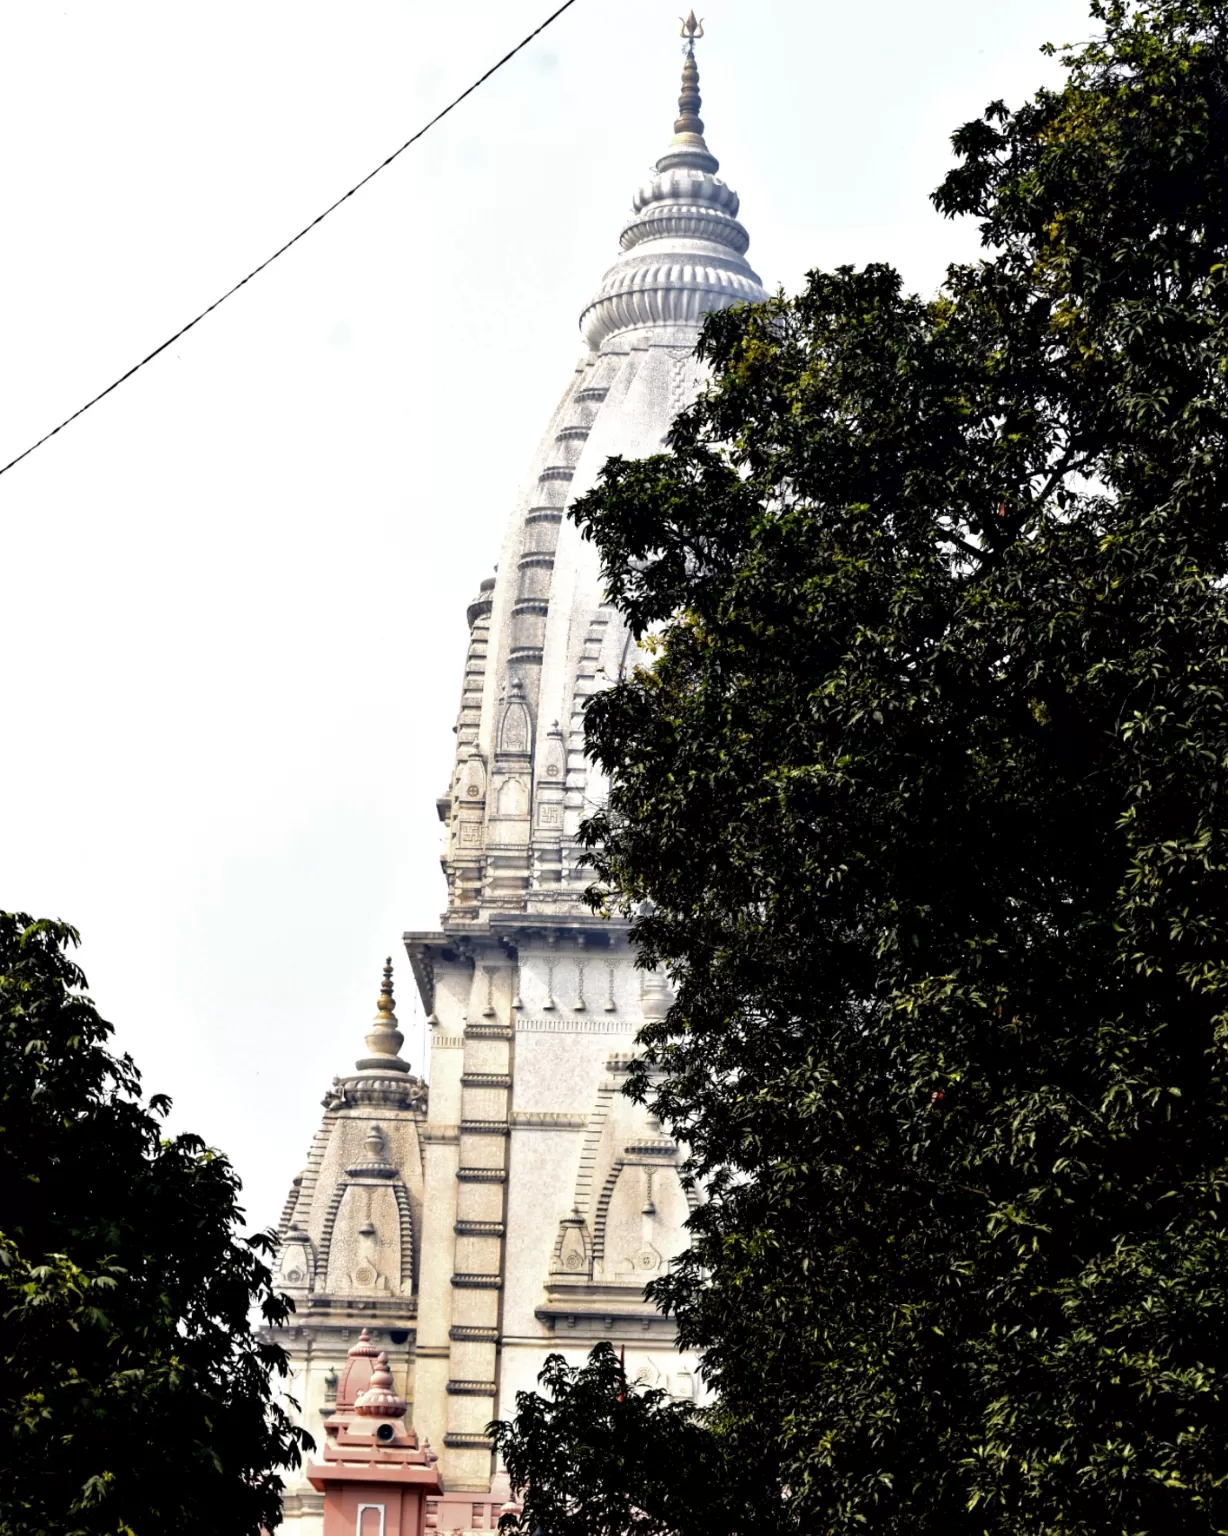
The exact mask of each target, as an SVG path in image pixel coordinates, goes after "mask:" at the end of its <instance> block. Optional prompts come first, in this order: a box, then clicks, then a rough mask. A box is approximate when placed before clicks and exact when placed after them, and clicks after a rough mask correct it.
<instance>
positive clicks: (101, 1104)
mask: <svg viewBox="0 0 1228 1536" xmlns="http://www.w3.org/2000/svg"><path fill="white" fill-rule="evenodd" d="M77 942H78V940H77V935H76V933H75V932H74V930H73V929H71V928H70V927H68V926H67V925H66V924H63V923H56V922H45V921H44V922H34V921H32V920H31V919H30V918H29V917H28V916H25V915H24V914H20V913H7V912H6V913H0V1380H2V1381H3V1391H2V1393H0V1447H2V1449H0V1532H2V1533H3V1536H46V1533H49V1532H55V1533H57V1536H77V1533H80V1536H128V1533H134V1536H144V1533H146V1532H155V1531H176V1532H184V1533H200V1536H216V1533H218V1532H221V1531H226V1532H234V1533H235V1536H240V1533H249V1536H256V1533H257V1532H258V1531H259V1530H260V1529H261V1527H262V1526H264V1527H268V1528H270V1529H271V1528H272V1527H273V1526H274V1525H276V1524H277V1523H278V1522H279V1520H280V1517H281V1511H280V1491H281V1480H280V1478H279V1477H278V1475H277V1469H278V1467H284V1466H289V1465H296V1464H297V1462H298V1457H299V1451H300V1447H301V1446H302V1444H303V1443H304V1440H305V1437H304V1436H303V1435H302V1434H301V1432H299V1431H298V1430H296V1429H294V1428H293V1427H292V1425H291V1423H290V1421H289V1419H288V1418H287V1416H286V1414H285V1412H284V1411H283V1409H282V1408H281V1407H280V1405H279V1404H277V1403H276V1402H275V1401H274V1400H273V1391H272V1388H273V1383H274V1380H275V1378H276V1377H277V1376H278V1375H280V1374H282V1373H283V1368H284V1363H285V1358H284V1355H283V1353H282V1351H281V1350H280V1349H278V1348H275V1347H273V1346H270V1345H267V1344H264V1343H262V1342H260V1341H259V1340H258V1339H257V1337H256V1336H255V1334H254V1333H253V1329H252V1312H253V1309H257V1310H258V1311H259V1312H260V1313H261V1314H262V1315H263V1317H264V1319H265V1320H266V1321H267V1322H269V1323H279V1322H284V1321H285V1319H286V1317H287V1315H288V1312H289V1306H288V1304H287V1302H286V1301H285V1299H284V1298H282V1297H280V1296H277V1295H275V1294H274V1292H273V1290H272V1287H271V1275H270V1271H269V1269H268V1267H267V1265H266V1264H265V1263H264V1262H263V1259H262V1257H261V1254H262V1253H264V1252H266V1251H267V1249H268V1246H269V1243H270V1239H269V1238H268V1237H267V1236H266V1237H257V1238H254V1239H250V1240H244V1239H240V1238H239V1237H237V1236H236V1228H237V1226H238V1225H239V1224H240V1222H241V1220H242V1214H243V1213H242V1211H241V1210H240V1209H239V1207H238V1204H237V1198H238V1193H239V1183H238V1180H237V1178H236V1177H235V1174H234V1172H233V1170H232V1169H231V1167H230V1165H229V1163H227V1161H226V1160H225V1158H223V1157H221V1156H220V1155H219V1154H217V1153H215V1152H211V1151H210V1150H209V1149H208V1148H207V1147H206V1146H205V1145H204V1143H203V1142H202V1141H201V1140H200V1139H199V1138H198V1137H196V1136H187V1135H181V1136H176V1137H172V1138H167V1137H166V1136H165V1134H164V1132H163V1129H162V1125H161V1117H162V1116H163V1115H164V1114H165V1112H166V1110H167V1109H168V1108H169V1101H167V1100H166V1099H165V1098H155V1099H154V1100H152V1101H151V1102H150V1104H149V1105H148V1106H146V1105H145V1104H144V1102H143V1101H142V1098H141V1092H140V1077H139V1074H138V1073H137V1070H136V1067H135V1066H134V1065H133V1063H132V1061H131V1059H130V1058H129V1057H127V1056H123V1057H117V1056H115V1055H113V1054H112V1053H111V1052H110V1051H109V1050H108V1048H107V1041H108V1039H109V1037H110V1036H111V1033H112V1028H111V1026H110V1025H109V1024H108V1023H106V1022H105V1021H104V1020H103V1019H102V1018H100V1016H99V1015H98V1013H97V1011H96V1009H95V1007H94V1005H93V1003H92V1002H91V1001H90V999H89V998H88V997H87V996H86V995H85V993H84V990H83V989H84V987H85V978H84V976H83V975H82V974H81V971H80V969H79V968H78V966H77V965H76V964H75V963H74V961H73V960H72V959H71V958H70V956H69V953H68V951H69V948H70V946H74V945H76V943H77Z"/></svg>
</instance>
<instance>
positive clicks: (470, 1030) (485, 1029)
mask: <svg viewBox="0 0 1228 1536" xmlns="http://www.w3.org/2000/svg"><path fill="white" fill-rule="evenodd" d="M514 1033H515V1031H514V1030H513V1029H511V1028H510V1027H509V1026H508V1025H506V1024H470V1025H468V1027H467V1028H466V1030H465V1039H467V1040H510V1039H511V1038H512V1036H513V1035H514Z"/></svg>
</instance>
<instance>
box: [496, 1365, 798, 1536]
mask: <svg viewBox="0 0 1228 1536" xmlns="http://www.w3.org/2000/svg"><path fill="white" fill-rule="evenodd" d="M538 1381H539V1384H540V1385H541V1386H542V1387H543V1388H544V1389H545V1391H544V1392H543V1393H537V1392H518V1393H517V1394H516V1413H515V1416H514V1417H513V1418H512V1419H510V1420H506V1421H501V1422H496V1423H494V1424H492V1425H491V1433H492V1435H493V1437H494V1442H495V1449H496V1451H497V1452H498V1454H499V1456H500V1458H501V1460H502V1461H503V1463H504V1465H505V1466H506V1468H507V1472H508V1476H509V1478H510V1479H511V1482H512V1485H513V1487H515V1488H516V1489H517V1490H523V1495H524V1497H523V1503H522V1506H521V1509H520V1511H519V1513H518V1514H516V1515H512V1516H504V1517H503V1520H502V1521H501V1522H500V1523H501V1526H502V1527H503V1529H505V1530H512V1531H522V1532H525V1533H526V1536H527V1533H529V1532H535V1531H539V1530H540V1531H548V1532H549V1533H550V1536H673V1533H674V1532H677V1531H686V1532H691V1531H693V1532H695V1533H696V1536H700V1533H703V1536H713V1533H715V1532H720V1531H730V1530H749V1529H757V1530H765V1531H767V1530H771V1531H780V1530H782V1529H785V1528H787V1527H785V1526H784V1525H782V1524H781V1523H780V1508H779V1501H778V1500H773V1498H772V1489H771V1487H770V1479H765V1478H764V1476H763V1470H762V1467H761V1465H760V1463H759V1459H758V1457H756V1456H755V1455H753V1454H749V1452H750V1450H751V1447H750V1446H749V1445H748V1444H747V1443H746V1442H745V1441H733V1440H726V1439H725V1438H724V1437H723V1436H722V1435H721V1434H720V1432H719V1428H718V1427H717V1426H716V1425H714V1424H713V1423H712V1416H711V1415H710V1414H709V1413H705V1412H704V1411H703V1410H701V1409H697V1408H696V1407H695V1405H694V1404H693V1403H690V1402H675V1401H674V1400H673V1399H671V1397H670V1395H669V1393H668V1392H666V1391H665V1390H664V1389H663V1388H661V1387H647V1388H641V1387H639V1386H637V1385H636V1384H634V1383H631V1382H628V1381H627V1378H626V1375H625V1373H624V1370H623V1366H622V1362H621V1360H620V1358H619V1356H618V1355H616V1354H615V1353H614V1348H613V1345H611V1344H608V1343H604V1344H598V1345H597V1347H596V1348H595V1349H594V1350H593V1351H592V1352H591V1353H590V1355H589V1358H588V1361H587V1362H586V1364H584V1365H582V1366H570V1365H568V1364H567V1362H566V1360H565V1359H564V1358H563V1356H562V1355H550V1356H548V1358H547V1360H546V1363H545V1365H544V1366H543V1367H542V1371H541V1374H540V1376H539V1377H538Z"/></svg>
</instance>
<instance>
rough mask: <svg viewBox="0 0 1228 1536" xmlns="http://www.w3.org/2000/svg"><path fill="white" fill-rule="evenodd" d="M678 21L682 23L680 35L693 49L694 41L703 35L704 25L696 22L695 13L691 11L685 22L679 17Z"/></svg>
mask: <svg viewBox="0 0 1228 1536" xmlns="http://www.w3.org/2000/svg"><path fill="white" fill-rule="evenodd" d="M679 20H680V21H682V34H681V35H682V36H683V37H685V38H686V40H687V42H688V43H690V44H691V46H692V47H694V45H695V39H696V38H697V37H702V36H703V35H704V24H703V22H702V21H697V20H696V19H695V12H694V11H692V12H691V14H690V15H689V16H687V17H686V19H685V20H683V19H682V18H681V17H679Z"/></svg>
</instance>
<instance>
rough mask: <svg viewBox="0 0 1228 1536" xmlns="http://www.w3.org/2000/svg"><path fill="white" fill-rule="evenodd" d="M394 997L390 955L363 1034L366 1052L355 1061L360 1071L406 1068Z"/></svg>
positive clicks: (402, 1070)
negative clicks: (370, 1017)
mask: <svg viewBox="0 0 1228 1536" xmlns="http://www.w3.org/2000/svg"><path fill="white" fill-rule="evenodd" d="M395 1005H396V999H395V998H394V997H393V995H392V956H391V955H389V956H388V958H387V960H385V962H384V980H383V984H382V985H381V987H380V992H379V998H378V1000H377V1001H376V1004H375V1019H374V1022H373V1023H372V1025H371V1028H370V1029H369V1030H368V1032H367V1034H366V1037H365V1038H366V1042H367V1050H368V1051H369V1052H370V1055H369V1056H364V1057H363V1058H362V1059H361V1060H360V1061H359V1062H358V1064H357V1065H358V1070H359V1071H360V1072H408V1071H409V1065H408V1063H407V1062H405V1061H402V1059H401V1046H402V1045H403V1044H404V1043H405V1036H404V1035H403V1034H402V1033H401V1031H400V1030H399V1029H398V1028H397V1016H396V1014H395V1013H394V1012H393V1008H394V1007H395Z"/></svg>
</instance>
